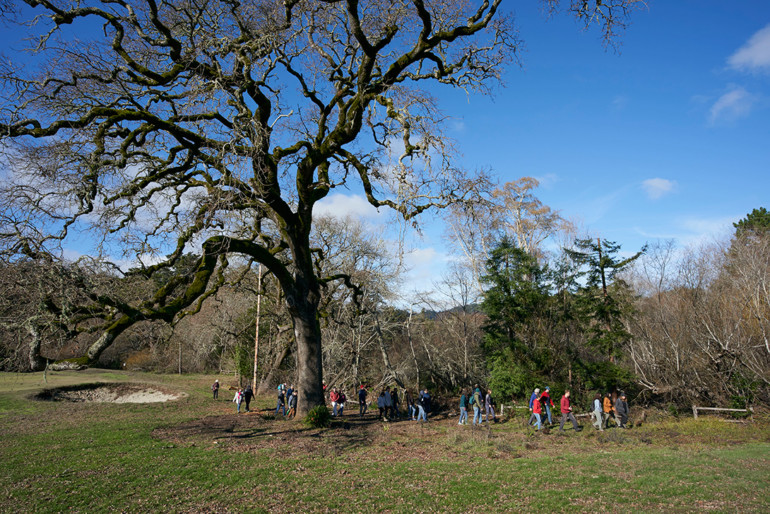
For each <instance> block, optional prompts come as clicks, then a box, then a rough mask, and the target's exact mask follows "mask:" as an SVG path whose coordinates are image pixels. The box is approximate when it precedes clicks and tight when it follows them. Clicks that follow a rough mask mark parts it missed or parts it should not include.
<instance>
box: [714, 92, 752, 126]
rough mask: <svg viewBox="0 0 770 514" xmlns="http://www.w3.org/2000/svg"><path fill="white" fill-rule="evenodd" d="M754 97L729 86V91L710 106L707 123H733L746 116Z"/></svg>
mask: <svg viewBox="0 0 770 514" xmlns="http://www.w3.org/2000/svg"><path fill="white" fill-rule="evenodd" d="M754 100H755V98H754V96H753V95H751V94H750V93H749V92H748V91H746V90H745V89H744V88H743V87H740V86H736V85H731V86H730V90H729V91H728V92H727V93H725V94H723V95H722V96H720V97H719V98H718V99H717V101H716V102H714V105H712V106H711V111H710V117H709V121H710V122H711V124H712V125H713V124H715V123H717V122H718V121H722V120H724V121H735V120H737V119H739V118H743V117H745V116H748V114H749V113H750V112H751V108H752V106H753V104H754Z"/></svg>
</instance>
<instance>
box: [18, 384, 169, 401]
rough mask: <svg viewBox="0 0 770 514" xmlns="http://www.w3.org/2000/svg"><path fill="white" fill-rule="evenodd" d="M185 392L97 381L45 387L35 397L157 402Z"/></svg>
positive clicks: (55, 399)
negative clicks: (50, 387) (94, 382)
mask: <svg viewBox="0 0 770 514" xmlns="http://www.w3.org/2000/svg"><path fill="white" fill-rule="evenodd" d="M181 396H184V394H183V393H177V392H173V391H168V390H164V389H162V388H160V387H158V386H155V385H149V384H135V383H117V384H110V383H97V384H81V385H75V386H66V387H58V388H55V389H45V390H43V391H42V392H40V393H38V394H36V395H35V396H34V397H33V398H34V399H36V400H42V401H54V402H94V403H157V402H167V401H170V400H177V399H179V398H180V397H181Z"/></svg>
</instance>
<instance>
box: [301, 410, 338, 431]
mask: <svg viewBox="0 0 770 514" xmlns="http://www.w3.org/2000/svg"><path fill="white" fill-rule="evenodd" d="M331 421H332V414H331V412H329V409H327V408H326V405H317V406H315V407H313V408H312V409H310V412H308V413H307V416H305V424H306V425H307V426H309V427H310V428H323V427H328V426H329V425H330V424H331Z"/></svg>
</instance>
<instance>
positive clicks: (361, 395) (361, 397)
mask: <svg viewBox="0 0 770 514" xmlns="http://www.w3.org/2000/svg"><path fill="white" fill-rule="evenodd" d="M368 394H369V393H368V392H367V391H366V388H365V387H364V386H363V384H361V387H360V388H359V389H358V415H359V416H361V417H362V418H363V417H364V414H366V409H367V405H366V396H367V395H368Z"/></svg>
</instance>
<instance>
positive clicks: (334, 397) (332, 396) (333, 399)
mask: <svg viewBox="0 0 770 514" xmlns="http://www.w3.org/2000/svg"><path fill="white" fill-rule="evenodd" d="M329 400H330V401H331V402H332V416H336V415H337V406H338V403H337V402H339V400H340V393H338V392H337V388H336V387H333V388H332V392H331V393H329Z"/></svg>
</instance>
